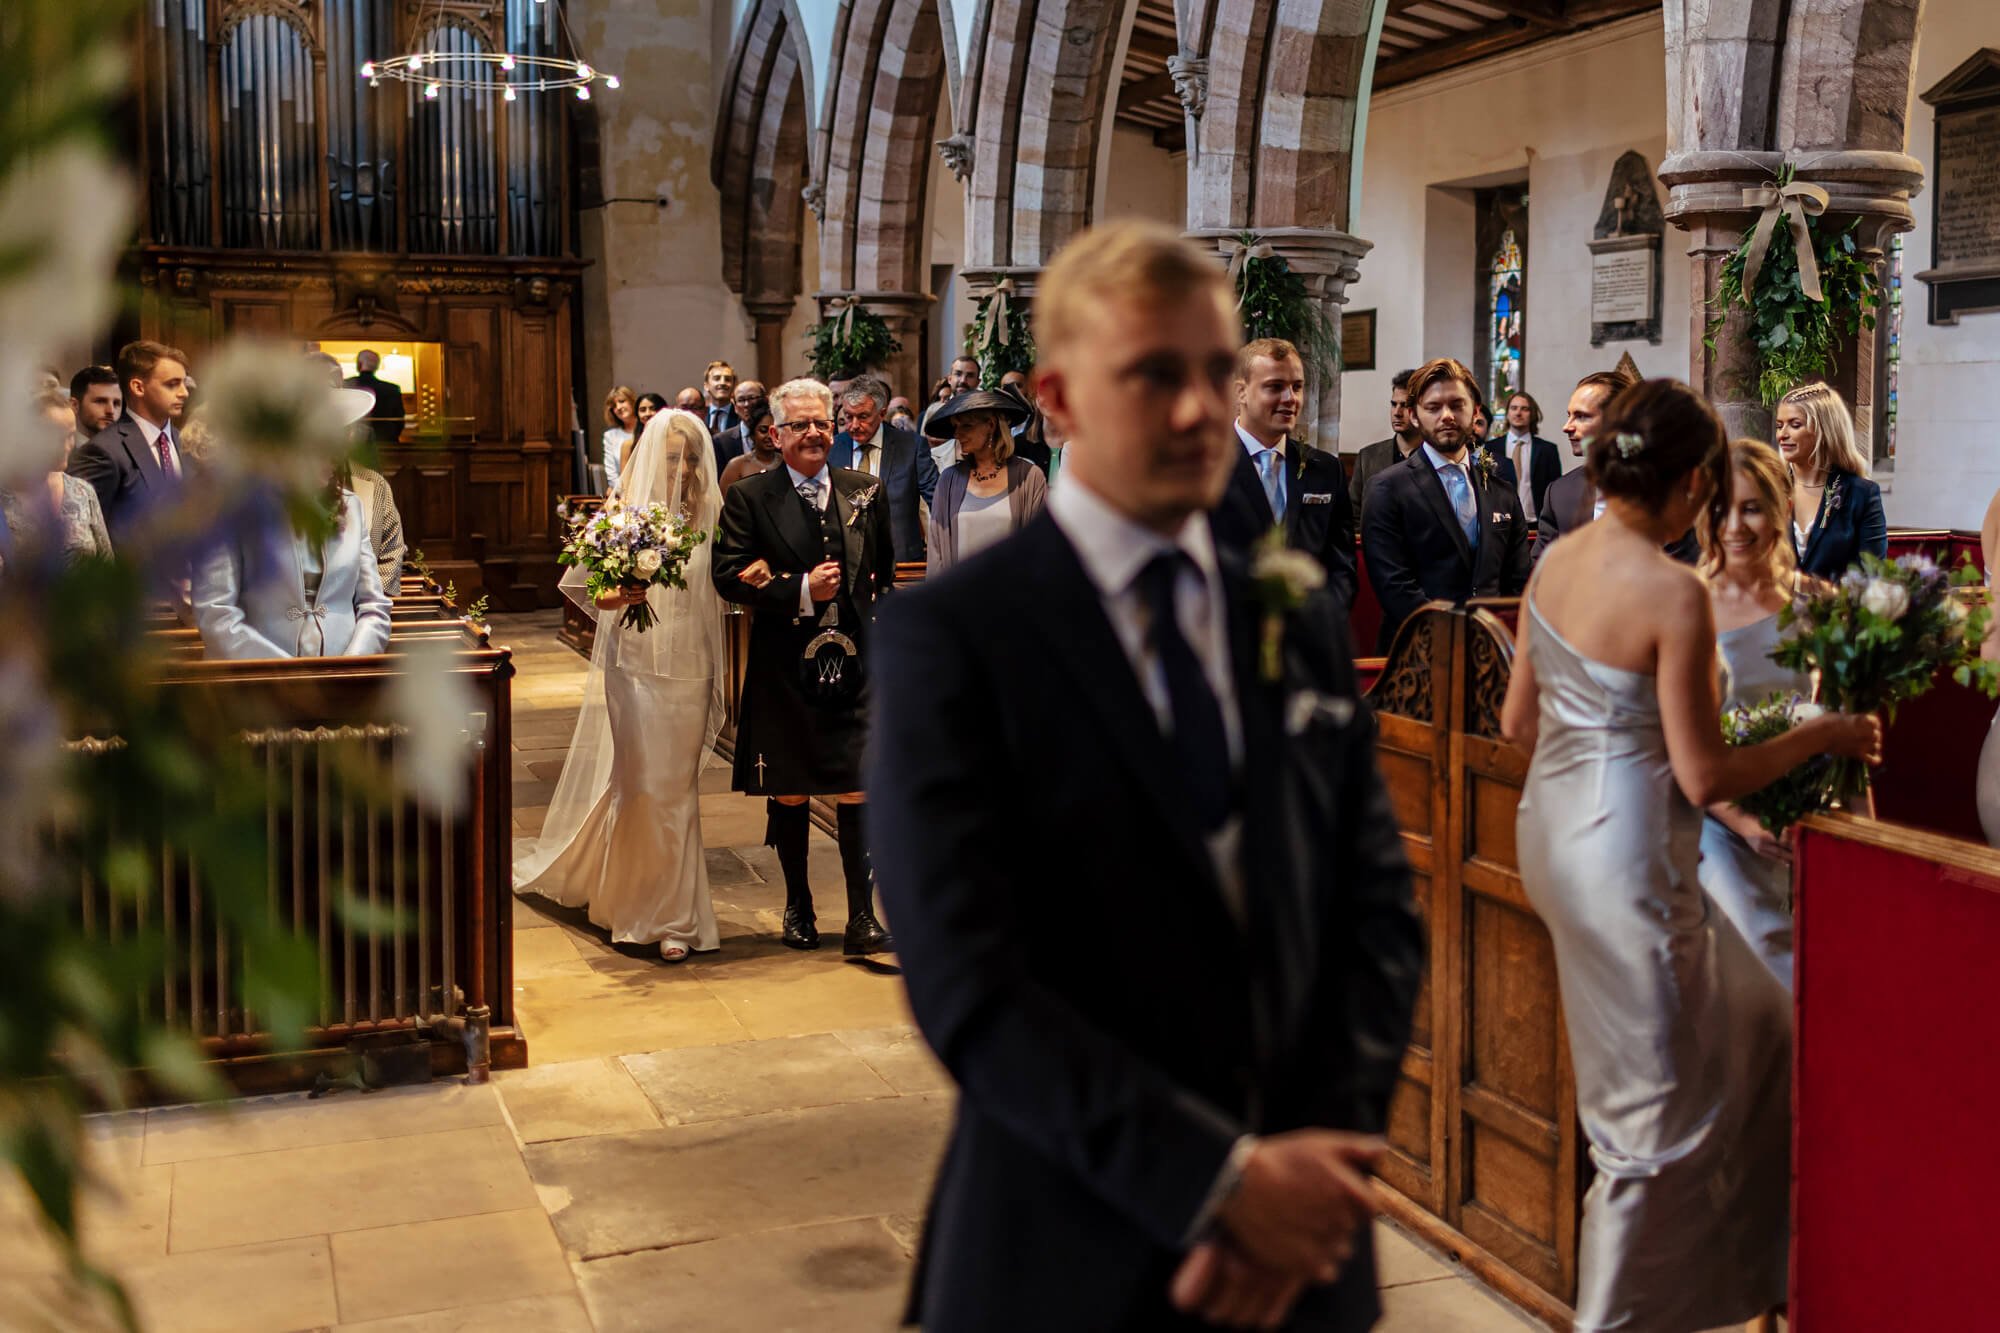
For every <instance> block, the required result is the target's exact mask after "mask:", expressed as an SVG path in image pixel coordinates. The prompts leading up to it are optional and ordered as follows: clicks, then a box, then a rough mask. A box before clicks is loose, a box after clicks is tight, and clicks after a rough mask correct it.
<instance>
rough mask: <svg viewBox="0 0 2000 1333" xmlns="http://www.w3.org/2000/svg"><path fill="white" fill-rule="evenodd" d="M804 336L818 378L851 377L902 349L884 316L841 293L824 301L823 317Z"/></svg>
mask: <svg viewBox="0 0 2000 1333" xmlns="http://www.w3.org/2000/svg"><path fill="white" fill-rule="evenodd" d="M806 340H807V342H808V343H809V344H810V345H811V347H812V371H813V374H814V375H815V376H817V377H818V378H820V379H822V380H844V379H852V378H853V377H854V376H856V375H858V374H860V373H861V372H862V371H864V370H869V369H873V368H877V367H880V366H883V365H886V364H888V361H889V358H890V357H892V356H894V355H895V354H896V353H898V352H900V351H902V350H903V344H902V343H901V342H899V341H897V339H896V335H895V334H893V333H891V332H889V322H888V321H887V320H885V319H883V318H882V317H881V316H880V315H878V314H876V313H875V312H874V311H873V310H870V309H868V308H867V307H866V306H864V305H862V304H861V303H860V302H859V301H856V300H854V299H852V298H850V297H845V296H836V297H834V298H833V299H832V300H831V301H829V302H827V313H826V318H825V319H822V320H821V321H820V322H819V323H817V324H815V325H813V326H812V327H811V328H809V329H807V330H806Z"/></svg>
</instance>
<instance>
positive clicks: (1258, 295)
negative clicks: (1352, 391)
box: [1223, 231, 1340, 377]
mask: <svg viewBox="0 0 2000 1333" xmlns="http://www.w3.org/2000/svg"><path fill="white" fill-rule="evenodd" d="M1223 252H1224V253H1225V254H1227V255H1228V256H1229V279H1230V285H1231V286H1233V287H1235V288H1236V308H1237V310H1238V311H1239V312H1240V313H1241V314H1242V316H1243V341H1244V342H1246V343H1250V342H1255V341H1256V340H1257V339H1259V338H1283V339H1284V340H1285V341H1286V342H1288V343H1291V344H1292V345H1293V346H1295V347H1297V348H1298V349H1299V355H1300V356H1301V357H1303V358H1304V359H1305V363H1306V369H1307V370H1309V371H1311V372H1312V373H1313V374H1314V375H1315V376H1319V377H1324V376H1329V375H1337V374H1339V373H1340V330H1339V328H1338V326H1337V325H1335V324H1334V322H1333V320H1332V318H1331V317H1329V316H1328V314H1327V313H1326V307H1325V306H1324V305H1323V304H1322V303H1321V302H1320V301H1319V300H1318V299H1317V298H1315V297H1314V296H1313V294H1312V292H1311V290H1310V289H1309V288H1308V287H1307V286H1306V280H1305V279H1304V278H1302V277H1300V276H1299V275H1298V274H1297V273H1295V272H1293V271H1292V266H1291V264H1290V263H1288V262H1287V261H1286V259H1285V257H1284V256H1283V255H1281V254H1279V253H1278V252H1277V251H1276V250H1274V249H1273V248H1272V247H1271V246H1270V245H1269V244H1268V243H1266V242H1265V241H1264V240H1262V239H1261V238H1260V237H1258V236H1257V235H1256V233H1254V232H1247V231H1246V232H1240V233H1238V234H1237V237H1236V239H1235V240H1234V241H1225V242H1223Z"/></svg>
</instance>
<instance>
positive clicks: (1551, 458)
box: [1486, 435, 1563, 517]
mask: <svg viewBox="0 0 2000 1333" xmlns="http://www.w3.org/2000/svg"><path fill="white" fill-rule="evenodd" d="M1486 447H1487V448H1489V449H1491V450H1492V451H1493V456H1494V457H1495V458H1496V459H1504V460H1505V461H1506V463H1507V466H1508V467H1509V469H1511V468H1512V467H1513V465H1514V459H1513V456H1512V453H1513V451H1512V449H1511V447H1510V446H1509V444H1508V441H1507V437H1506V436H1504V435H1503V436H1501V437H1500V438H1499V439H1497V440H1489V441H1488V442H1487V445H1486ZM1562 474H1563V464H1562V453H1561V452H1560V451H1559V450H1558V449H1557V448H1556V446H1555V444H1554V442H1553V441H1550V440H1545V439H1543V438H1542V437H1541V436H1539V435H1537V436H1535V437H1534V442H1533V443H1532V444H1531V445H1530V446H1529V449H1528V482H1529V484H1530V485H1531V486H1533V488H1534V492H1533V493H1534V497H1535V513H1536V515H1537V516H1538V517H1539V516H1540V514H1541V512H1542V504H1543V502H1544V501H1545V500H1546V499H1547V497H1548V493H1549V487H1550V486H1551V485H1553V484H1554V483H1555V481H1556V479H1557V478H1558V477H1560V476H1562ZM1514 489H1515V491H1516V493H1517V494H1518V493H1519V491H1520V482H1519V480H1518V477H1517V479H1516V481H1515V487H1514Z"/></svg>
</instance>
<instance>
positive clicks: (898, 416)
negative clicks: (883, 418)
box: [888, 394, 922, 435]
mask: <svg viewBox="0 0 2000 1333" xmlns="http://www.w3.org/2000/svg"><path fill="white" fill-rule="evenodd" d="M888 420H889V424H890V425H892V426H894V427H896V428H897V429H898V430H907V431H911V432H914V433H916V434H919V435H921V434H922V432H921V431H918V430H917V417H916V412H915V410H914V409H912V408H911V406H910V400H909V399H907V398H905V397H903V396H902V395H901V394H898V395H896V396H895V397H894V398H891V399H890V400H889V418H888Z"/></svg>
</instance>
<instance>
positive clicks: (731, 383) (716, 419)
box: [701, 361, 743, 436]
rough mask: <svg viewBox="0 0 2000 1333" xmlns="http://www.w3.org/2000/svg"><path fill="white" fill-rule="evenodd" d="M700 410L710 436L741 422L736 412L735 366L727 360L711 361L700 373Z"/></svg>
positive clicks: (741, 419)
mask: <svg viewBox="0 0 2000 1333" xmlns="http://www.w3.org/2000/svg"><path fill="white" fill-rule="evenodd" d="M701 387H702V396H703V398H704V400H705V401H704V403H703V408H702V410H703V411H704V412H705V413H706V414H707V421H708V433H709V435H710V436H715V435H719V434H721V433H722V432H723V431H726V430H728V429H729V428H730V427H731V426H736V425H740V424H742V421H743V418H741V417H740V416H738V415H737V414H736V368H735V367H734V366H732V365H730V364H729V363H728V362H727V361H711V362H709V363H708V368H707V369H706V370H704V371H702V373H701Z"/></svg>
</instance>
